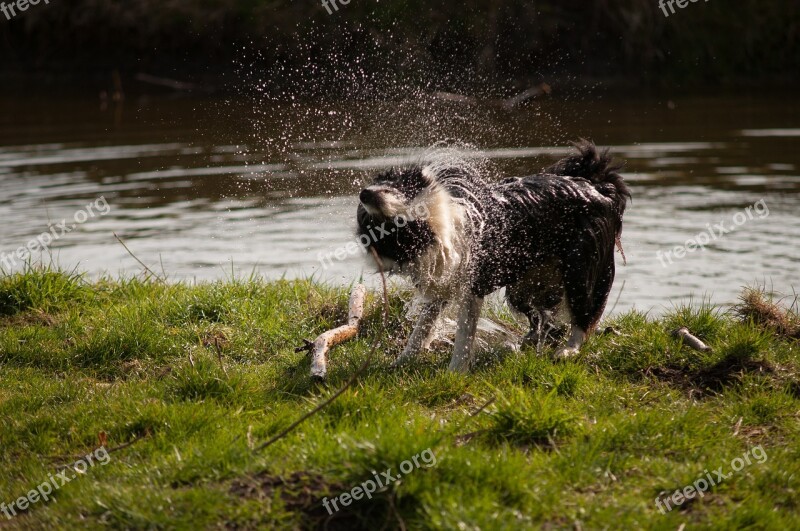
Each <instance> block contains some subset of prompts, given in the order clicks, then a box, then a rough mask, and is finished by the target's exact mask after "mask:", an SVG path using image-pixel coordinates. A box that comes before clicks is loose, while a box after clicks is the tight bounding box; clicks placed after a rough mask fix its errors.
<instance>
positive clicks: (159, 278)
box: [112, 232, 164, 282]
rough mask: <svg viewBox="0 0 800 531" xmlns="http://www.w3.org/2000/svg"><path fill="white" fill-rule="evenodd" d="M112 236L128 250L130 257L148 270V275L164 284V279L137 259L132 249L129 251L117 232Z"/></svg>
mask: <svg viewBox="0 0 800 531" xmlns="http://www.w3.org/2000/svg"><path fill="white" fill-rule="evenodd" d="M112 234H113V235H114V237H115V238H116V239H117V241H118V242H119V243H120V244H121V245H122V246H123V247H124V248H125V250H126V251H128V254H129V255H131V256H132V257H133V259H134V260H136V261H137V262H139V264H140V265H141V266H142V267H143V268H145V270H146V271H147V272H148V273H150V274H151V275H153V276H154V277H156V279H157V280H158V281H159V282H164V280H163V279H162V278H161V277H160V276H158V275H156V274H155V273H154V272H153V270H152V269H150V268H149V267H147V265H146V264H145V263H144V262H142V261H141V260H139V259H138V258H137V257H136V255H135V254H133V252H131V250H130V249H128V246H127V245H125V242H124V241H122V239H121V238H120V237H119V236H117V233H116V232H113V233H112Z"/></svg>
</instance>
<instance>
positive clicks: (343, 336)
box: [295, 284, 367, 380]
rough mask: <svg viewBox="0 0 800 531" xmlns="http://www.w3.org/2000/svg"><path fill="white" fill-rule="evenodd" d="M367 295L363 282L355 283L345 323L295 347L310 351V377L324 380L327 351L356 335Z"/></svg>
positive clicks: (326, 371) (298, 350) (326, 366)
mask: <svg viewBox="0 0 800 531" xmlns="http://www.w3.org/2000/svg"><path fill="white" fill-rule="evenodd" d="M366 295H367V288H366V287H364V284H357V285H356V286H355V287H354V288H353V291H352V292H351V293H350V304H349V308H350V310H349V313H348V314H347V324H346V325H343V326H340V327H339V328H335V329H333V330H328V331H327V332H325V333H323V334H320V335H319V336H318V337H317V339H315V340H314V342H313V343H312V342H311V341H306V342H305V343H306V344H305V345H304V346H302V347H298V348H297V349H295V350H296V351H297V352H300V351H303V350H310V351H311V377H312V378H315V379H318V380H324V379H325V377H326V376H327V375H328V351H330V349H331V348H333V347H335V346H336V345H339V344H341V343H344V342H346V341H350V340H351V339H353V338H354V337H356V335H358V328H359V325H360V324H361V318H362V317H363V316H364V299H365V297H366Z"/></svg>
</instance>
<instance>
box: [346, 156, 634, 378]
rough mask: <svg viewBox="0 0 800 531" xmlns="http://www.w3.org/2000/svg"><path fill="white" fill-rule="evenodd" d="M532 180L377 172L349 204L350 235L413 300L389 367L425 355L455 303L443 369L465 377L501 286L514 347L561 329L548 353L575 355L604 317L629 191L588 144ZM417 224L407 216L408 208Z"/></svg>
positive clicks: (453, 171) (455, 169) (453, 168)
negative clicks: (413, 318) (415, 311)
mask: <svg viewBox="0 0 800 531" xmlns="http://www.w3.org/2000/svg"><path fill="white" fill-rule="evenodd" d="M575 148H576V151H575V153H574V154H572V155H569V156H568V157H566V158H564V159H563V160H561V161H559V162H557V163H556V164H554V165H553V166H551V167H549V168H547V169H546V170H545V171H544V172H543V173H541V174H539V175H534V176H530V177H520V178H510V179H506V180H503V181H501V182H498V183H490V182H488V181H487V180H486V179H485V178H484V177H483V176H482V175H480V172H478V171H475V170H473V169H470V168H469V167H468V166H465V165H458V164H452V165H450V164H446V163H444V164H443V163H441V162H440V163H433V164H427V165H421V166H417V167H410V168H405V169H401V170H391V171H388V172H386V173H383V174H381V175H378V176H377V177H376V178H375V180H374V182H373V183H372V184H371V185H370V186H368V187H366V188H364V189H363V190H362V191H361V194H360V196H359V199H360V204H359V206H358V212H357V221H358V230H357V234H358V236H359V238H363V237H365V236H366V237H367V238H369V234H370V231H372V230H373V229H374V228H375V227H378V226H381V227H383V228H384V231H385V233H386V234H388V236H386V237H383V238H380V239H375V238H370V247H372V248H373V249H374V250H375V251H376V253H377V255H378V257H379V259H380V260H381V262H382V265H383V267H384V269H385V270H387V271H389V272H392V273H398V274H401V275H405V276H408V277H410V279H411V281H412V282H413V283H414V285H415V287H416V289H417V290H418V292H419V295H420V296H421V299H422V300H423V305H422V309H421V311H420V314H419V318H418V322H417V323H416V325H415V327H414V330H413V332H412V333H411V337H410V338H409V340H408V343H407V345H406V348H405V349H404V350H403V352H402V354H401V355H400V356H399V358H398V359H397V361H396V362H395V363H396V364H398V365H399V364H402V363H404V362H406V361H408V360H410V359H412V358H413V357H415V356H416V355H417V354H418V353H419V352H420V351H422V350H424V349H425V348H427V347H428V345H429V343H430V341H431V339H432V337H431V336H432V333H433V330H434V327H435V325H436V321H437V319H438V317H439V314H440V313H441V311H442V310H443V308H444V307H445V306H446V305H447V304H448V303H450V302H453V303H455V304H457V305H458V318H457V330H456V339H455V347H454V352H453V356H452V359H451V361H450V370H453V371H461V372H466V371H468V370H469V367H470V365H471V363H472V359H473V352H472V344H473V342H474V339H475V333H476V329H477V324H478V319H479V317H480V312H481V306H482V305H483V301H484V298H485V297H486V296H487V295H489V294H490V293H492V292H494V291H496V290H498V289H500V288H503V287H505V288H506V298H507V301H508V303H509V305H510V306H511V307H512V308H514V309H515V310H517V311H519V312H521V313H522V314H524V315H525V316H526V317H527V318H528V321H529V323H530V332H529V333H528V335H527V336H526V337H525V340H524V343H526V344H534V345H539V344H541V341H542V340H543V339H546V337H545V336H546V335H547V334H548V331H551V330H554V329H558V327H557V326H556V323H558V322H559V321H560V322H562V323H563V325H566V326H567V327H570V328H571V331H570V333H569V337H568V339H567V342H566V345H564V346H563V347H562V348H560V349H559V350H558V351H557V352H556V356H557V357H566V356H570V355H572V354H575V353H576V352H578V350H579V349H580V347H581V345H582V344H583V342H584V341H585V340H586V338H587V336H588V335H589V334H590V333H591V332H592V331H593V330H594V328H595V327H596V326H597V323H598V322H599V321H600V317H601V316H602V314H603V310H604V309H605V305H606V301H607V299H608V294H609V292H610V290H611V285H612V283H613V282H614V275H615V263H614V260H615V257H614V248H615V245H618V246H620V250H621V245H620V243H619V242H620V235H621V233H622V217H623V214H624V212H625V207H626V204H627V201H628V199H630V191H629V190H628V187H627V185H626V184H625V182H624V181H623V179H622V177H621V176H620V175H619V173H618V171H619V170H620V168H621V165H617V164H615V163H614V162H613V161H612V159H611V157H610V156H609V155H608V152H607V150H606V151H603V152H600V151H598V149H597V148H596V147H595V145H594V144H593V143H591V142H588V141H581V142H579V143H577V144H575ZM419 211H425V212H426V213H427V216H426V217H425V218H424V219H423V218H419V217H414V216H413V215H412V214H411V213H412V212H419Z"/></svg>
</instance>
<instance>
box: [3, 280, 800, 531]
mask: <svg viewBox="0 0 800 531" xmlns="http://www.w3.org/2000/svg"><path fill="white" fill-rule="evenodd" d="M406 297H407V294H404V293H393V294H392V296H391V313H390V318H389V322H388V323H387V324H385V325H384V323H383V322H382V317H381V304H380V298H379V296H378V295H377V294H374V293H371V294H370V295H369V297H368V302H367V315H366V317H365V320H364V324H363V329H362V335H361V337H360V338H359V339H358V340H356V341H353V342H351V343H348V344H346V345H342V346H340V347H337V348H336V349H335V350H334V351H333V356H332V360H331V363H330V377H329V381H328V382H327V384H326V385H319V384H314V383H312V382H311V381H310V379H309V376H308V373H309V360H308V359H307V357H306V355H305V354H304V353H295V352H294V347H296V346H298V345H301V344H302V339H303V338H313V337H315V336H316V335H317V334H319V333H320V332H322V331H324V330H326V329H329V328H332V327H334V326H338V325H339V324H340V323H341V322H342V320H343V319H344V317H345V316H346V311H347V309H346V306H347V298H348V290H347V289H346V288H341V289H340V288H333V287H328V286H324V285H319V284H316V283H313V282H311V281H294V282H289V281H279V282H264V281H260V280H258V279H249V280H233V281H228V282H224V283H214V284H204V285H200V286H187V285H183V284H161V283H157V282H144V281H139V280H119V281H113V280H109V279H105V280H101V281H98V282H92V283H89V282H87V281H85V280H84V279H83V278H81V277H80V276H76V275H74V274H65V273H59V272H56V271H51V270H39V269H31V270H29V271H27V272H25V273H22V274H17V275H13V276H5V277H2V278H0V419H2V429H0V448H1V449H2V451H0V467H2V474H0V503H2V502H5V503H6V504H8V503H10V502H12V501H13V500H15V499H17V498H19V497H20V496H23V495H25V494H26V493H27V492H28V491H30V490H31V489H33V488H35V487H36V486H37V485H38V484H40V483H42V482H44V481H45V480H47V478H48V477H49V476H50V475H52V474H55V473H56V472H57V471H58V470H60V469H59V466H60V465H64V464H67V463H69V462H71V461H74V460H75V459H76V458H77V457H78V456H81V455H85V454H86V453H88V452H89V451H91V450H93V449H95V448H96V447H97V446H98V444H99V443H98V440H99V437H101V434H102V436H103V437H107V441H108V442H107V446H108V447H109V448H114V447H117V446H119V445H123V444H125V443H129V442H132V441H133V444H131V445H129V446H126V447H124V448H122V449H119V450H117V451H114V452H112V453H111V454H110V455H111V459H110V461H109V462H108V464H106V465H104V466H100V465H97V466H94V467H92V468H89V469H88V470H87V471H86V473H85V474H82V475H79V477H77V478H76V479H75V480H73V481H71V482H69V483H67V484H66V485H64V486H63V487H62V488H60V489H59V490H57V491H56V493H55V494H54V499H52V500H50V501H48V502H44V501H39V502H38V503H36V504H34V505H33V506H32V507H31V508H30V509H29V510H27V511H26V512H24V513H23V514H21V515H20V516H18V517H16V518H14V519H13V520H10V521H8V520H6V519H5V517H4V516H3V514H2V513H0V528H6V527H8V528H10V529H16V528H19V529H29V528H44V527H47V528H54V529H73V528H85V527H91V528H96V527H109V528H117V529H206V528H224V527H230V528H243V529H256V528H288V529H293V528H294V529H297V528H324V527H325V526H326V524H327V526H328V528H329V529H345V528H347V529H380V528H381V527H382V526H386V528H387V529H394V528H400V527H401V525H402V526H405V528H406V529H416V528H428V529H455V528H463V529H511V528H514V529H519V528H539V527H545V528H574V527H577V526H580V528H582V529H620V528H629V529H634V528H649V529H678V528H679V527H680V526H681V525H682V524H686V525H687V526H688V527H687V528H689V529H690V528H718V529H731V528H748V529H790V528H796V522H797V521H798V519H799V518H800V508H798V502H800V494H798V493H800V430H798V428H799V427H800V424H799V422H798V419H799V415H800V398H799V397H800V392H799V391H800V380H798V369H799V368H800V359H799V358H798V348H799V347H798V343H797V342H796V341H792V340H789V339H781V338H780V337H778V336H777V335H775V334H774V333H772V332H767V331H764V330H763V329H761V328H759V327H757V326H756V325H755V324H753V323H751V322H741V321H740V320H739V319H738V318H735V317H734V316H732V315H730V314H728V313H724V312H722V311H720V310H719V309H716V308H713V307H710V306H709V305H708V304H700V305H698V306H695V307H678V308H675V309H673V310H672V311H670V312H669V313H668V314H667V315H665V316H663V317H662V318H659V319H655V318H652V317H650V316H648V315H644V314H641V313H635V312H634V313H629V314H626V315H622V316H619V317H616V318H614V319H611V320H609V321H607V322H604V323H603V326H607V325H612V326H614V327H615V328H616V329H617V330H618V331H619V332H621V335H611V334H609V335H603V336H594V337H593V338H592V339H591V340H590V341H589V342H588V343H587V345H586V346H585V347H584V349H583V351H582V353H581V354H580V356H578V357H577V358H575V359H573V360H570V361H567V362H554V361H552V360H551V358H550V357H549V356H547V355H546V354H547V353H545V355H542V356H539V355H536V354H535V353H534V352H530V351H527V352H513V351H511V350H509V349H507V348H504V347H501V346H496V345H491V346H490V348H489V349H488V351H487V352H484V353H482V354H481V356H480V357H479V363H478V365H477V367H476V368H475V369H474V370H473V372H472V373H471V374H469V375H467V376H462V375H453V374H450V373H448V372H446V370H445V369H446V365H447V361H448V352H447V350H446V348H442V349H438V350H434V351H433V352H431V353H429V354H427V355H426V356H423V358H422V359H420V360H419V361H418V362H416V363H415V364H412V365H411V366H410V367H409V368H406V369H403V370H399V371H392V370H390V368H389V365H390V363H391V361H392V359H393V358H394V356H395V355H396V354H397V353H398V352H399V350H400V349H401V348H402V345H403V340H404V338H405V337H407V334H408V333H409V324H408V323H407V322H406V321H405V320H404V318H403V308H404V298H406ZM679 326H686V327H688V328H689V329H690V330H692V331H693V332H694V333H695V334H696V335H698V336H699V337H700V338H701V339H703V340H704V341H705V342H706V343H708V344H709V345H711V346H712V347H713V349H714V350H713V351H712V352H708V353H700V352H696V351H693V350H690V349H689V348H688V347H685V346H683V345H682V344H681V342H680V341H679V340H677V339H674V338H673V337H672V336H671V335H670V333H669V332H670V331H671V330H673V329H675V328H677V327H679ZM375 340H377V341H378V349H377V356H376V359H375V361H374V362H373V364H372V365H371V366H370V367H369V368H368V369H367V371H366V373H365V374H364V375H363V376H362V377H361V378H360V379H359V381H358V383H357V384H356V385H355V386H353V387H352V388H350V389H349V390H347V391H346V392H345V393H344V394H343V395H342V396H341V397H339V398H338V399H337V400H336V401H335V402H333V403H332V404H331V405H330V406H329V407H328V408H326V409H324V410H323V411H321V412H320V413H319V414H317V415H315V416H313V417H312V418H310V419H309V420H308V421H307V422H306V423H304V424H302V425H301V426H300V427H299V428H298V429H297V430H295V431H294V432H292V433H291V434H290V435H289V436H287V437H286V438H284V439H282V440H280V441H279V442H277V443H276V444H274V445H273V446H271V447H269V448H267V449H266V450H265V451H263V452H260V453H254V452H253V451H252V448H254V447H255V446H257V445H258V444H260V443H262V442H264V441H266V440H267V439H268V438H270V437H271V436H273V435H275V434H276V433H278V432H279V431H280V430H282V429H283V428H285V427H287V426H288V425H289V424H291V423H292V422H293V421H294V420H296V419H297V418H298V417H299V416H301V415H302V414H303V413H304V412H306V411H308V410H309V409H311V408H312V407H314V405H315V404H317V403H319V402H320V401H321V400H323V399H324V398H326V397H328V396H330V394H332V393H333V392H335V391H336V390H337V389H338V388H339V387H341V386H342V385H343V383H344V382H345V381H346V380H347V379H348V377H349V376H350V375H351V374H352V373H353V372H354V371H355V370H357V368H358V366H359V365H360V364H361V363H362V362H363V360H364V359H365V357H366V356H367V354H368V351H369V347H370V345H371V344H372V342H373V341H375ZM220 360H221V361H220ZM492 397H495V398H496V400H495V402H494V403H493V404H491V405H490V406H489V407H487V408H486V409H485V410H484V411H483V412H481V413H479V414H476V415H474V416H473V413H474V412H475V411H476V410H477V409H478V408H479V407H480V406H482V405H484V404H485V403H486V402H487V400H488V399H490V398H492ZM758 445H761V446H762V447H763V449H764V451H765V452H766V454H767V455H768V459H767V460H766V461H765V462H764V463H760V464H759V463H755V462H754V463H753V464H752V465H750V466H745V467H744V468H743V469H742V470H741V471H739V472H736V473H734V474H733V475H732V476H731V477H730V478H728V479H727V480H725V481H724V482H722V483H720V484H718V485H716V486H714V487H713V488H712V489H711V490H710V491H709V492H708V493H706V495H705V496H704V497H703V498H702V499H696V500H693V501H691V502H689V503H686V504H684V505H683V506H682V507H681V508H679V509H676V510H673V511H672V512H669V513H667V514H661V513H660V512H659V511H658V509H657V508H656V505H655V499H656V497H657V496H659V495H661V497H662V499H664V498H666V497H667V496H669V495H671V493H672V492H674V491H675V490H676V489H682V488H683V487H685V486H687V485H691V484H692V483H693V482H694V481H695V480H696V479H697V478H698V477H701V476H703V474H704V471H705V470H709V471H710V470H713V469H717V468H718V467H720V466H723V467H726V468H730V463H731V461H732V460H733V459H734V458H736V457H740V456H742V455H743V454H744V453H745V452H747V451H748V450H749V449H751V448H753V447H755V446H758ZM427 449H430V450H432V452H433V453H434V454H435V457H436V464H435V466H430V467H427V466H422V467H420V468H419V469H417V470H414V471H413V472H411V473H409V474H406V475H404V476H403V477H402V479H401V480H400V481H399V482H395V483H392V484H391V485H390V486H389V487H388V488H386V489H384V490H382V491H379V492H377V493H376V494H374V495H373V498H372V499H371V500H367V499H362V500H360V501H356V502H354V503H353V504H351V505H349V506H347V507H345V508H343V510H342V511H340V512H339V513H337V514H336V516H335V518H333V519H331V520H330V521H329V522H326V518H327V517H328V513H327V511H326V510H325V509H324V508H323V506H322V499H323V498H324V497H327V498H329V499H331V498H333V497H335V496H337V495H339V494H340V493H342V492H345V491H349V490H350V489H352V488H353V487H356V486H358V485H360V484H362V483H363V482H365V481H367V480H369V479H372V478H373V471H377V472H381V471H385V470H387V469H390V468H391V469H392V471H393V473H396V472H397V471H398V467H399V466H400V464H401V463H402V462H403V461H405V460H409V459H411V458H412V457H413V456H415V455H420V454H421V453H422V452H424V451H425V450H427Z"/></svg>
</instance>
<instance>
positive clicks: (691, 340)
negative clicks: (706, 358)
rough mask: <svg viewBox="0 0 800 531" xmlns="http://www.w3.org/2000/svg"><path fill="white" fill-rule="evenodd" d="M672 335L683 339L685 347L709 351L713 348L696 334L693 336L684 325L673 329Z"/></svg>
mask: <svg viewBox="0 0 800 531" xmlns="http://www.w3.org/2000/svg"><path fill="white" fill-rule="evenodd" d="M672 336H673V337H676V338H678V339H681V340H682V341H683V344H684V345H686V346H687V347H691V348H693V349H695V350H699V351H700V352H710V351H711V350H713V349H712V348H711V347H709V346H708V345H706V344H705V343H703V342H702V341H701V340H700V339H698V338H697V337H696V336H693V335H692V333H691V332H690V331H689V329H688V328H686V327H684V328H678V329H677V330H673V331H672Z"/></svg>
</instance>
